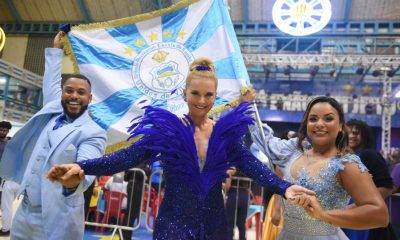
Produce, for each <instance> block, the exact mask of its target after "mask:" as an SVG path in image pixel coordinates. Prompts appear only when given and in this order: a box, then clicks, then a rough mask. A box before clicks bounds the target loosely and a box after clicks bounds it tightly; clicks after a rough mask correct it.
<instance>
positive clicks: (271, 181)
mask: <svg viewBox="0 0 400 240" xmlns="http://www.w3.org/2000/svg"><path fill="white" fill-rule="evenodd" d="M235 157H239V158H241V160H240V161H238V162H239V164H238V165H237V167H238V168H239V169H240V170H241V171H242V172H243V173H244V174H246V175H247V176H248V177H249V178H251V179H253V180H254V181H256V182H257V183H258V184H259V185H261V186H264V187H268V188H270V189H271V190H272V191H274V192H275V193H277V194H279V195H282V196H283V195H284V194H285V192H286V189H287V188H288V187H290V186H291V185H292V184H291V183H289V182H287V181H284V180H282V179H281V178H279V177H278V176H277V175H276V174H275V173H274V172H272V171H271V170H270V169H269V168H268V167H267V166H265V165H264V164H263V163H262V162H260V160H258V159H257V158H256V157H254V156H253V154H252V153H251V152H250V150H249V149H247V148H246V147H244V146H243V145H238V146H237V152H236V153H235Z"/></svg>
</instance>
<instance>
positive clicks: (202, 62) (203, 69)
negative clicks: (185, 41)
mask: <svg viewBox="0 0 400 240" xmlns="http://www.w3.org/2000/svg"><path fill="white" fill-rule="evenodd" d="M194 78H210V79H213V80H214V81H215V88H217V85H218V80H217V76H216V75H215V66H214V63H213V62H212V61H211V60H210V59H208V58H205V57H201V58H197V59H195V60H194V61H193V62H192V64H190V66H189V74H188V75H187V77H186V86H185V89H186V88H187V87H188V86H189V84H190V82H191V81H192V79H194Z"/></svg>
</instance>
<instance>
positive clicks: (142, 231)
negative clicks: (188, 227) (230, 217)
mask: <svg viewBox="0 0 400 240" xmlns="http://www.w3.org/2000/svg"><path fill="white" fill-rule="evenodd" d="M20 202H21V200H16V201H15V202H14V204H13V213H15V212H16V210H17V208H18V206H19V204H20ZM0 218H1V217H0ZM142 222H144V221H142ZM151 236H152V235H151V232H149V231H148V230H147V229H146V228H145V227H144V226H141V227H140V228H139V229H137V230H135V231H134V233H133V238H132V239H134V240H151V239H152V237H151ZM6 239H7V240H8V239H10V238H9V237H0V240H6ZM111 239H112V240H119V239H120V238H119V237H118V236H114V237H112V236H111V233H108V234H107V233H99V232H95V231H93V230H85V236H84V240H111ZM234 239H235V240H236V239H238V232H237V230H236V231H235V238H234ZM255 239H256V237H255V227H254V224H253V227H252V228H251V229H248V230H247V240H255Z"/></svg>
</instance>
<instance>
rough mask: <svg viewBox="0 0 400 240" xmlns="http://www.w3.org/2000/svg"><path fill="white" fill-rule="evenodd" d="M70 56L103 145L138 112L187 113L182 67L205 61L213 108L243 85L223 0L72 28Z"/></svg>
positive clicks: (243, 71) (117, 138) (119, 134)
mask: <svg viewBox="0 0 400 240" xmlns="http://www.w3.org/2000/svg"><path fill="white" fill-rule="evenodd" d="M68 40H69V44H68V46H67V48H69V50H70V54H71V57H72V59H73V61H74V62H75V64H76V65H75V66H76V67H78V68H79V72H80V73H82V74H84V75H86V76H87V77H88V78H89V79H91V81H92V94H93V102H92V103H93V104H92V105H91V106H90V107H89V109H90V113H91V116H92V118H93V119H94V120H95V121H96V122H97V123H98V124H99V125H100V126H101V127H103V128H104V129H106V130H108V131H109V143H115V142H119V141H121V140H123V139H126V138H125V137H126V134H127V133H126V130H127V127H129V126H130V121H131V120H132V119H133V118H135V117H136V116H138V115H139V114H141V113H142V109H141V108H142V107H143V106H146V105H149V104H151V105H157V106H160V107H163V108H166V109H168V110H170V111H171V112H174V113H175V114H177V115H181V114H183V113H186V112H187V106H186V103H185V102H184V100H183V89H184V87H185V79H186V75H187V73H188V69H189V65H190V63H191V62H192V61H193V60H194V59H196V58H199V57H208V58H210V59H211V60H212V61H213V62H214V64H215V66H216V73H217V78H218V92H217V95H218V98H217V101H216V103H215V106H218V105H222V104H226V103H227V102H229V101H231V100H233V99H234V98H236V97H238V96H239V94H240V89H241V87H243V86H244V85H246V84H247V83H248V81H249V77H248V74H247V71H246V68H245V65H244V62H243V58H242V55H241V52H240V48H239V44H238V41H237V39H236V35H235V32H234V29H233V25H232V22H231V19H230V17H229V12H228V8H227V6H226V4H225V3H224V0H200V1H192V0H187V1H181V2H179V3H178V4H176V5H173V6H171V7H169V8H166V9H162V10H159V11H156V12H152V13H147V14H142V15H139V16H133V17H130V18H124V19H118V20H112V21H109V22H104V23H95V24H88V25H79V26H76V27H73V28H72V30H71V32H69V34H68Z"/></svg>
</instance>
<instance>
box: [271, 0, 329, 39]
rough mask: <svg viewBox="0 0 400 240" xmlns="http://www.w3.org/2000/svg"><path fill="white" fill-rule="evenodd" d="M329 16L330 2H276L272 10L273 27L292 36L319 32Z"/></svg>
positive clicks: (321, 0)
mask: <svg viewBox="0 0 400 240" xmlns="http://www.w3.org/2000/svg"><path fill="white" fill-rule="evenodd" d="M331 16H332V7H331V2H330V0H277V1H276V2H275V4H274V6H273V8H272V19H273V21H274V23H275V25H276V26H277V27H278V28H279V29H280V30H281V31H282V32H284V33H287V34H290V35H293V36H306V35H310V34H313V33H316V32H318V31H321V30H322V29H323V28H324V27H325V26H326V25H327V24H328V22H329V20H330V19H331Z"/></svg>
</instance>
